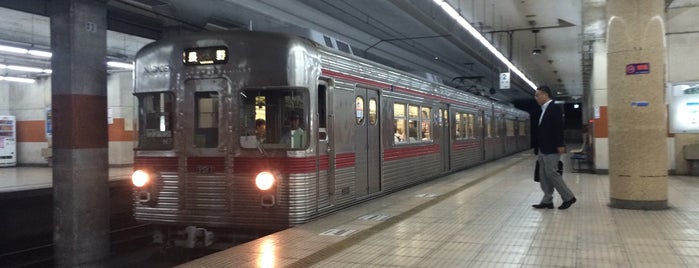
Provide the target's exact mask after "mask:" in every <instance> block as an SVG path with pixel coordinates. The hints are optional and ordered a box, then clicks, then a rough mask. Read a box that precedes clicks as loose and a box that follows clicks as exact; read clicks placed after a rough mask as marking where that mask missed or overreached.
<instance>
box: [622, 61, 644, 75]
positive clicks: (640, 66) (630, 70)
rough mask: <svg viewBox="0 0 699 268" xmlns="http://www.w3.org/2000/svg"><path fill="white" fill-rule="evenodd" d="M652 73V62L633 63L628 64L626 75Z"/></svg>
mask: <svg viewBox="0 0 699 268" xmlns="http://www.w3.org/2000/svg"><path fill="white" fill-rule="evenodd" d="M647 73H650V63H647V62H643V63H631V64H628V65H626V75H631V74H647Z"/></svg>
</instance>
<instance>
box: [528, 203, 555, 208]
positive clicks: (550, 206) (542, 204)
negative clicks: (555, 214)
mask: <svg viewBox="0 0 699 268" xmlns="http://www.w3.org/2000/svg"><path fill="white" fill-rule="evenodd" d="M532 207H533V208H548V209H551V208H553V203H549V204H544V203H539V204H534V205H532Z"/></svg>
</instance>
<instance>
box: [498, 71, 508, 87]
mask: <svg viewBox="0 0 699 268" xmlns="http://www.w3.org/2000/svg"><path fill="white" fill-rule="evenodd" d="M500 89H510V73H500Z"/></svg>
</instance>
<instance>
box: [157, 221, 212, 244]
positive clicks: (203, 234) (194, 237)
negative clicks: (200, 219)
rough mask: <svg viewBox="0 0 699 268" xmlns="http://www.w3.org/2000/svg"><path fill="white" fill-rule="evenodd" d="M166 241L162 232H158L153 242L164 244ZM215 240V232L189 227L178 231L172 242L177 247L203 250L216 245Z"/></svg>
mask: <svg viewBox="0 0 699 268" xmlns="http://www.w3.org/2000/svg"><path fill="white" fill-rule="evenodd" d="M164 240H165V237H164V235H163V234H162V233H160V232H156V234H155V235H154V237H153V242H155V243H161V244H162V243H163V242H165V241H164ZM214 240H215V236H214V233H213V232H211V231H208V230H206V229H204V228H197V227H196V226H187V227H185V228H184V229H183V230H179V231H176V232H175V236H174V237H172V240H171V242H174V245H175V246H176V247H182V248H202V247H208V246H211V244H213V243H214Z"/></svg>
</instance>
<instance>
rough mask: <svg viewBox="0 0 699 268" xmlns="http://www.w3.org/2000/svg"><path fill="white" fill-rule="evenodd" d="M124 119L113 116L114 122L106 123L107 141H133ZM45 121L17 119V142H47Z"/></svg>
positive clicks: (132, 132)
mask: <svg viewBox="0 0 699 268" xmlns="http://www.w3.org/2000/svg"><path fill="white" fill-rule="evenodd" d="M124 124H125V120H124V119H123V118H114V123H113V124H111V125H108V128H109V141H134V140H135V139H134V131H126V130H124ZM45 126H46V121H44V120H24V121H17V142H47V140H46V128H45Z"/></svg>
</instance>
